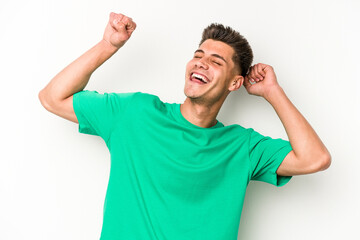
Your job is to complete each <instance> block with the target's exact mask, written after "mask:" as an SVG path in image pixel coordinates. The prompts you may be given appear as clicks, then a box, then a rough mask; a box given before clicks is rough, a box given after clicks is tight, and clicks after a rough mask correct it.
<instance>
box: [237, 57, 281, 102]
mask: <svg viewBox="0 0 360 240" xmlns="http://www.w3.org/2000/svg"><path fill="white" fill-rule="evenodd" d="M244 87H245V88H246V90H247V92H248V93H249V94H253V95H257V96H262V97H264V98H267V97H268V95H269V94H270V93H271V92H272V91H274V90H275V89H278V88H280V86H279V84H278V82H277V79H276V75H275V72H274V69H273V67H271V66H270V65H266V64H263V63H258V64H255V65H254V66H252V67H250V70H249V73H248V74H247V75H246V76H245V81H244Z"/></svg>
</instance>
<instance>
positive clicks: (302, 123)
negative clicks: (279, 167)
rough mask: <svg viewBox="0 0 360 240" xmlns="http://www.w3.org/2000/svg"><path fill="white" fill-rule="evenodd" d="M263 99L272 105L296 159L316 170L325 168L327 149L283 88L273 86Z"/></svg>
mask: <svg viewBox="0 0 360 240" xmlns="http://www.w3.org/2000/svg"><path fill="white" fill-rule="evenodd" d="M265 99H266V100H267V101H268V102H269V103H270V104H271V105H272V106H273V108H274V109H275V111H276V113H277V115H278V116H279V118H280V120H281V122H282V124H283V125H284V128H285V130H286V133H287V135H288V138H289V141H290V144H291V146H292V148H293V152H294V154H295V156H296V159H298V160H299V161H301V162H302V163H304V165H305V164H306V165H307V166H309V168H313V169H316V170H323V169H325V168H327V167H328V165H329V164H330V154H329V152H328V150H327V149H326V147H325V145H324V144H323V143H322V141H321V140H320V138H319V136H318V135H317V134H316V132H315V131H314V129H313V128H312V127H311V126H310V124H309V123H308V121H307V120H306V119H305V118H304V117H303V116H302V114H301V113H300V112H299V111H298V110H297V109H296V107H295V106H294V105H293V104H292V102H291V101H290V100H289V98H288V97H287V96H286V94H285V92H284V91H283V89H282V88H281V87H275V88H274V89H273V90H272V91H271V92H269V93H268V94H267V95H266V96H265ZM319 166H320V167H319Z"/></svg>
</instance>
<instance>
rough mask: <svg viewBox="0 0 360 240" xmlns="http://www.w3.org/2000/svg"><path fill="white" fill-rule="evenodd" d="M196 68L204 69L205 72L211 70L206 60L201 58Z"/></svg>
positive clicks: (196, 63)
mask: <svg viewBox="0 0 360 240" xmlns="http://www.w3.org/2000/svg"><path fill="white" fill-rule="evenodd" d="M195 66H196V67H198V68H203V69H205V70H207V69H208V68H209V65H208V64H207V63H206V61H205V59H204V58H200V59H199V60H198V61H196V62H195Z"/></svg>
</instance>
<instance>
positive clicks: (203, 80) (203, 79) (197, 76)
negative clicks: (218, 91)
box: [190, 73, 210, 84]
mask: <svg viewBox="0 0 360 240" xmlns="http://www.w3.org/2000/svg"><path fill="white" fill-rule="evenodd" d="M190 80H191V81H193V82H197V83H201V84H207V83H208V82H210V81H209V79H208V78H207V77H205V76H204V75H201V74H198V73H191V74H190Z"/></svg>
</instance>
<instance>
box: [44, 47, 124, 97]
mask: <svg viewBox="0 0 360 240" xmlns="http://www.w3.org/2000/svg"><path fill="white" fill-rule="evenodd" d="M116 51H117V49H116V48H115V47H113V46H111V45H110V44H109V43H107V42H106V41H104V40H101V41H100V42H99V43H98V44H96V45H95V46H94V47H93V48H91V49H90V50H88V51H87V52H86V53H84V54H83V55H82V56H80V57H79V58H78V59H76V60H75V61H74V62H72V63H71V64H70V65H68V66H67V67H66V68H64V69H63V70H62V71H61V72H59V73H58V74H57V75H56V76H55V77H54V78H53V79H52V80H51V81H50V82H49V83H48V85H47V86H46V87H45V88H44V89H43V90H42V91H41V92H40V94H39V95H40V98H41V99H43V100H46V101H47V102H48V103H49V104H51V103H52V102H57V101H62V100H64V99H66V98H68V97H70V96H72V95H73V94H75V93H76V92H79V91H81V90H83V89H84V88H85V86H86V85H87V83H88V81H89V79H90V76H91V74H92V73H93V72H94V71H95V70H96V69H97V68H98V67H99V66H101V65H102V64H103V63H104V62H105V61H106V60H107V59H109V58H110V57H111V56H112V55H113V54H114V53H115V52H116Z"/></svg>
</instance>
